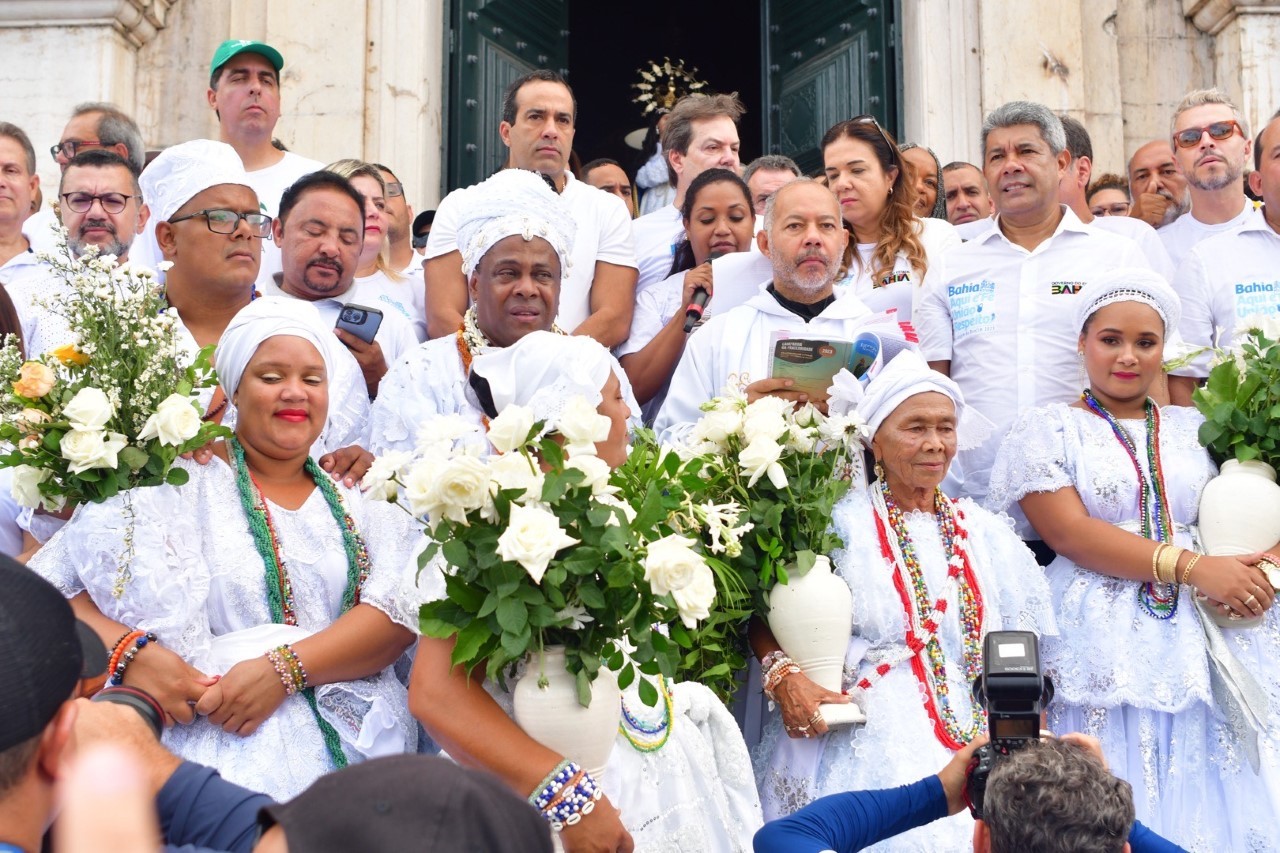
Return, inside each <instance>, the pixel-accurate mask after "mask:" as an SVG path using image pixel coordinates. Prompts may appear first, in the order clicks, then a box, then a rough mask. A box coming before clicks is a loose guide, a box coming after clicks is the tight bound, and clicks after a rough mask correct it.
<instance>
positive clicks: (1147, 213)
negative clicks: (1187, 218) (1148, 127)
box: [1129, 139, 1191, 228]
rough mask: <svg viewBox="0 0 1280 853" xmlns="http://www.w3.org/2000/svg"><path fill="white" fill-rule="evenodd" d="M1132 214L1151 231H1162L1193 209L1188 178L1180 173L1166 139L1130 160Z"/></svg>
mask: <svg viewBox="0 0 1280 853" xmlns="http://www.w3.org/2000/svg"><path fill="white" fill-rule="evenodd" d="M1129 195H1130V196H1131V197H1132V198H1133V206H1132V207H1131V208H1130V209H1129V215H1130V216H1132V217H1133V218H1134V219H1141V220H1142V221H1143V222H1145V223H1147V224H1148V225H1150V226H1151V227H1152V228H1163V227H1164V226H1166V225H1168V224H1169V223H1171V222H1173V220H1175V219H1177V218H1178V217H1179V216H1181V215H1182V214H1184V213H1186V212H1187V211H1188V210H1190V209H1191V194H1190V192H1188V190H1187V179H1186V178H1185V177H1183V174H1182V172H1180V171H1178V162H1177V161H1176V160H1175V159H1174V158H1173V146H1172V145H1170V144H1169V143H1168V141H1166V140H1164V139H1157V140H1154V141H1152V142H1148V143H1147V144H1146V145H1143V146H1141V147H1139V148H1138V150H1137V151H1135V152H1133V156H1132V157H1130V158H1129Z"/></svg>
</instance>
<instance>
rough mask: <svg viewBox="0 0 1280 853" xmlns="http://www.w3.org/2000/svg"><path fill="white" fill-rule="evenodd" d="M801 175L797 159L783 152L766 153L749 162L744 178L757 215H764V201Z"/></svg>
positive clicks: (743, 173) (743, 172) (744, 171)
mask: <svg viewBox="0 0 1280 853" xmlns="http://www.w3.org/2000/svg"><path fill="white" fill-rule="evenodd" d="M799 177H802V173H801V171H800V167H799V166H797V165H796V161H795V160H792V159H791V158H790V157H786V156H784V155H782V154H765V155H764V156H763V157H757V158H756V159H754V160H752V161H751V162H750V163H748V164H747V168H745V169H743V170H742V180H743V181H745V182H746V184H747V189H749V190H751V206H752V207H753V208H754V210H755V214H756V216H764V203H765V202H766V201H768V200H769V197H770V196H771V195H773V194H774V193H775V192H777V191H778V188H779V187H781V186H782V185H783V184H788V183H790V182H791V181H794V180H795V179H796V178H799Z"/></svg>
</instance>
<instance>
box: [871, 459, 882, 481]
mask: <svg viewBox="0 0 1280 853" xmlns="http://www.w3.org/2000/svg"><path fill="white" fill-rule="evenodd" d="M871 470H872V471H873V472H874V473H875V475H876V479H877V480H879V481H880V482H882V483H883V482H884V466H883V465H881V464H880V460H879V459H877V460H876V464H875V465H874V466H873V467H872V469H871Z"/></svg>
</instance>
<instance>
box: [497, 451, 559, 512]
mask: <svg viewBox="0 0 1280 853" xmlns="http://www.w3.org/2000/svg"><path fill="white" fill-rule="evenodd" d="M489 476H490V478H491V480H490V482H491V486H490V489H491V491H494V492H496V491H497V490H498V489H502V490H503V491H506V490H508V489H517V490H519V491H520V492H521V493H522V494H521V497H523V498H525V499H529V500H535V501H537V500H541V499H542V484H543V482H544V481H545V479H546V477H544V476H543V474H542V469H541V468H539V467H538V463H537V462H535V461H534V460H533V459H531V458H529V457H528V456H525V455H524V454H523V453H503V454H502V455H500V456H491V457H489ZM519 499H520V498H517V500H519Z"/></svg>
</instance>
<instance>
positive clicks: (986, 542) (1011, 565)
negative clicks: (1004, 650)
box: [959, 498, 1058, 637]
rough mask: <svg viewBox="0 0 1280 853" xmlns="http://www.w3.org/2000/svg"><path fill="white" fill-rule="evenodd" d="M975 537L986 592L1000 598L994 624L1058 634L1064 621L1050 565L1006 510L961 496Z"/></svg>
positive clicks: (992, 626)
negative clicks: (1040, 560)
mask: <svg viewBox="0 0 1280 853" xmlns="http://www.w3.org/2000/svg"><path fill="white" fill-rule="evenodd" d="M959 504H960V507H961V509H962V510H963V511H964V514H965V516H966V520H967V522H968V531H969V536H970V539H971V541H972V542H973V556H974V558H975V559H976V560H978V561H979V566H978V568H979V570H980V572H981V578H982V582H983V583H982V587H983V595H984V596H985V597H986V598H987V600H988V602H994V604H995V614H996V616H997V618H996V619H994V620H990V621H989V622H988V627H989V629H990V630H993V631H995V630H1005V631H1034V632H1035V633H1036V634H1038V635H1040V636H1042V637H1049V636H1056V635H1057V633H1058V623H1057V620H1056V619H1055V618H1054V614H1053V598H1052V595H1051V593H1050V591H1049V582H1048V580H1047V579H1046V578H1045V574H1044V569H1042V568H1040V566H1038V565H1037V564H1036V560H1035V557H1034V556H1033V555H1032V553H1031V551H1030V550H1029V549H1028V548H1027V546H1026V545H1025V544H1024V543H1023V541H1022V540H1021V539H1019V538H1018V535H1017V534H1016V533H1015V532H1014V530H1013V522H1012V521H1011V520H1010V519H1009V517H1008V516H1005V515H993V514H992V513H990V512H987V511H986V510H984V509H982V508H981V507H980V506H978V505H977V504H975V503H974V502H973V501H971V500H969V499H967V498H965V499H962V500H961V501H960V502H959Z"/></svg>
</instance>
